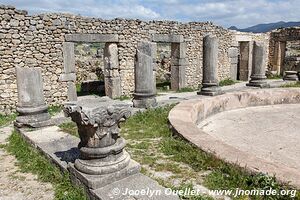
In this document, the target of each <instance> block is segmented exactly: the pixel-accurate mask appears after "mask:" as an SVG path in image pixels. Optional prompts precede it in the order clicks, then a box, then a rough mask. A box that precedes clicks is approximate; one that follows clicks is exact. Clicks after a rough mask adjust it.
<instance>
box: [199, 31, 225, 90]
mask: <svg viewBox="0 0 300 200" xmlns="http://www.w3.org/2000/svg"><path fill="white" fill-rule="evenodd" d="M217 70H218V39H217V38H216V37H215V36H212V35H207V36H205V37H204V39H203V80H202V88H201V91H200V92H198V93H197V94H199V95H208V96H215V95H219V94H223V92H222V90H221V88H220V87H219V83H218V71H217Z"/></svg>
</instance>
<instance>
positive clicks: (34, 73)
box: [15, 67, 50, 127]
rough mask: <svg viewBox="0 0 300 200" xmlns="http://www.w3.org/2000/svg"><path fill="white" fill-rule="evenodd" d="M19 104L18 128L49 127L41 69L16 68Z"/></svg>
mask: <svg viewBox="0 0 300 200" xmlns="http://www.w3.org/2000/svg"><path fill="white" fill-rule="evenodd" d="M16 75H17V87H18V104H17V112H18V113H19V116H18V117H17V119H16V123H15V125H16V126H19V127H21V126H31V127H41V126H46V125H49V124H48V123H49V122H48V120H49V119H50V115H49V113H48V112H47V108H48V106H47V105H46V102H45V98H44V91H43V80H42V72H41V68H28V67H16Z"/></svg>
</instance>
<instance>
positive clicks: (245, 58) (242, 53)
mask: <svg viewBox="0 0 300 200" xmlns="http://www.w3.org/2000/svg"><path fill="white" fill-rule="evenodd" d="M249 51H250V45H249V42H239V54H238V63H237V75H236V76H237V80H241V81H248V78H249V53H250V52H249Z"/></svg>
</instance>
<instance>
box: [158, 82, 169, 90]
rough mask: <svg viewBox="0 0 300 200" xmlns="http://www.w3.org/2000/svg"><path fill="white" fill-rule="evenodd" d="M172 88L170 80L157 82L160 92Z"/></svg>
mask: <svg viewBox="0 0 300 200" xmlns="http://www.w3.org/2000/svg"><path fill="white" fill-rule="evenodd" d="M170 88H171V82H170V81H164V82H157V83H156V89H157V91H158V92H166V91H169V90H170Z"/></svg>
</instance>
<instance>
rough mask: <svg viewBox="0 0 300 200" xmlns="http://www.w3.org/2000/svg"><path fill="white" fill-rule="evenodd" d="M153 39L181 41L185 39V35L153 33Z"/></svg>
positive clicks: (168, 41) (154, 40)
mask: <svg viewBox="0 0 300 200" xmlns="http://www.w3.org/2000/svg"><path fill="white" fill-rule="evenodd" d="M151 40H152V41H153V42H166V43H181V42H183V41H184V38H183V35H175V34H168V35H167V34H153V35H152V38H151Z"/></svg>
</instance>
